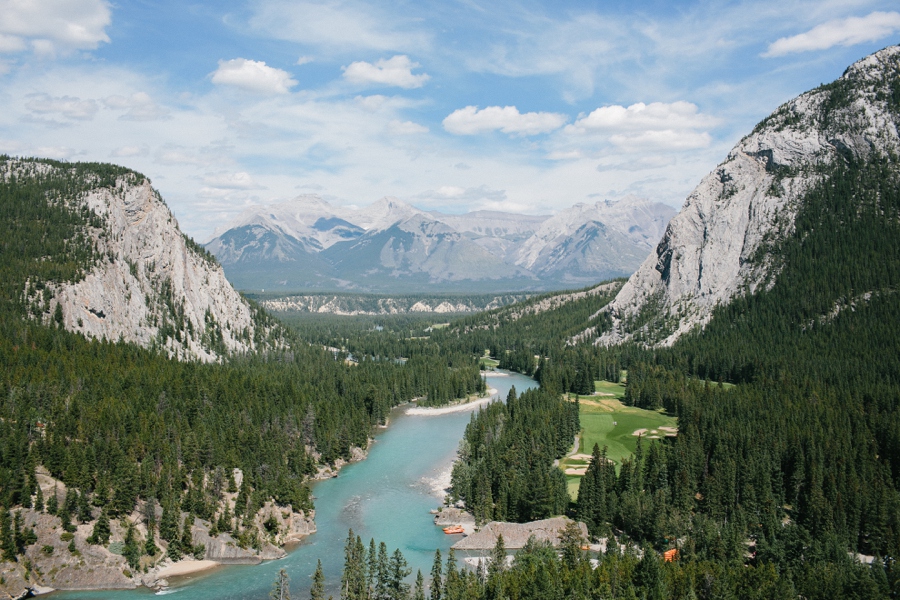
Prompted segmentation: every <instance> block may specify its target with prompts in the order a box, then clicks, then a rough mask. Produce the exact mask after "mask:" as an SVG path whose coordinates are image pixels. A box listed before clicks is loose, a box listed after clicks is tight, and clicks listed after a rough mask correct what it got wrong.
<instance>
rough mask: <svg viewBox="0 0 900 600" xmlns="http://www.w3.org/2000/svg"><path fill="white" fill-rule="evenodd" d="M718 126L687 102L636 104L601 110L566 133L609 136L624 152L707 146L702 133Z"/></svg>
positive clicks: (579, 120) (706, 137) (595, 111)
mask: <svg viewBox="0 0 900 600" xmlns="http://www.w3.org/2000/svg"><path fill="white" fill-rule="evenodd" d="M718 123H719V120H718V119H716V118H715V117H712V116H710V115H706V114H703V113H701V112H700V111H699V109H698V108H697V106H696V105H695V104H692V103H690V102H682V101H679V102H672V103H665V102H652V103H650V104H644V103H643V102H638V103H636V104H632V105H631V106H628V107H625V106H618V105H614V106H603V107H600V108H598V109H596V110H594V111H592V112H591V113H590V114H589V115H587V116H584V117H581V118H580V119H578V120H577V121H575V123H574V124H572V125H569V126H568V127H566V129H565V133H567V134H575V135H585V134H600V135H603V136H608V140H609V142H611V143H612V144H614V145H615V146H618V147H620V148H623V149H626V150H641V149H647V148H657V149H668V150H685V149H689V148H705V147H706V146H709V144H710V142H711V141H712V137H711V136H710V135H709V134H708V133H707V132H705V131H702V130H703V129H705V128H708V127H714V126H716V125H717V124H718Z"/></svg>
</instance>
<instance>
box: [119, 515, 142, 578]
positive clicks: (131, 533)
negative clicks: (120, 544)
mask: <svg viewBox="0 0 900 600" xmlns="http://www.w3.org/2000/svg"><path fill="white" fill-rule="evenodd" d="M125 526H126V531H125V547H124V548H123V549H122V555H123V556H124V557H125V560H126V561H128V566H130V567H131V568H132V569H135V570H137V569H138V568H139V567H140V562H141V545H140V544H139V543H138V540H137V537H136V536H135V530H134V523H132V522H131V521H130V520H128V519H125Z"/></svg>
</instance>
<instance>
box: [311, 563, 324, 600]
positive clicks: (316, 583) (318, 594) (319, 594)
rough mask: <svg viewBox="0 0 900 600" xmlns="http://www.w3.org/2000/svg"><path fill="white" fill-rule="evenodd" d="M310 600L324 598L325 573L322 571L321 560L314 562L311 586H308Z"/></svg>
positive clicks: (321, 599) (322, 599)
mask: <svg viewBox="0 0 900 600" xmlns="http://www.w3.org/2000/svg"><path fill="white" fill-rule="evenodd" d="M309 599H310V600H325V574H324V573H323V572H322V561H321V560H319V561H318V562H317V563H316V572H315V573H313V582H312V587H310V588H309Z"/></svg>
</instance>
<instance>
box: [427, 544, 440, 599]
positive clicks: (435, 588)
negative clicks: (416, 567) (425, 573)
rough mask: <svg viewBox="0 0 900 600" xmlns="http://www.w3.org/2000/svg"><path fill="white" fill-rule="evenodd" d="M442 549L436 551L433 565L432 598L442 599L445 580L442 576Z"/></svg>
mask: <svg viewBox="0 0 900 600" xmlns="http://www.w3.org/2000/svg"><path fill="white" fill-rule="evenodd" d="M442 568H443V564H442V563H441V551H440V550H435V551H434V564H432V565H431V595H430V599H431V600H441V592H442V591H443V590H442V588H443V581H442V577H441V570H442Z"/></svg>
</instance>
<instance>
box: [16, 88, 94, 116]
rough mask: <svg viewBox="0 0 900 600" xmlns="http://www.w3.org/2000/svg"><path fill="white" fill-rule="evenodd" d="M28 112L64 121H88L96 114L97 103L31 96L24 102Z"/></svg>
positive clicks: (69, 98)
mask: <svg viewBox="0 0 900 600" xmlns="http://www.w3.org/2000/svg"><path fill="white" fill-rule="evenodd" d="M26 106H27V107H28V110H30V111H31V112H33V113H37V114H40V115H60V116H62V117H65V118H66V119H72V120H77V121H90V120H91V119H93V118H94V115H96V114H97V109H98V106H97V103H96V102H94V101H93V100H82V99H81V98H73V97H71V96H62V97H59V98H54V97H52V96H49V95H47V94H31V95H29V96H28V99H27V100H26Z"/></svg>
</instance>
